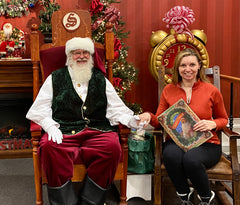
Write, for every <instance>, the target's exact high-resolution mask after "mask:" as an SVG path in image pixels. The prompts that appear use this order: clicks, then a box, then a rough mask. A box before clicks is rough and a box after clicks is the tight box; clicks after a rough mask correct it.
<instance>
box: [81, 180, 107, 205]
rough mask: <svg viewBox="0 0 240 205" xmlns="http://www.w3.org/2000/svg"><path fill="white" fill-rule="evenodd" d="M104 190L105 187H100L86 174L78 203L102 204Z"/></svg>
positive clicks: (86, 204) (88, 204)
mask: <svg viewBox="0 0 240 205" xmlns="http://www.w3.org/2000/svg"><path fill="white" fill-rule="evenodd" d="M106 191H107V190H106V189H104V188H102V187H100V186H99V185H97V184H96V183H95V182H94V181H93V180H91V179H90V178H89V177H88V176H86V179H85V182H84V185H83V189H82V192H81V203H80V205H103V204H104V202H105V194H106Z"/></svg>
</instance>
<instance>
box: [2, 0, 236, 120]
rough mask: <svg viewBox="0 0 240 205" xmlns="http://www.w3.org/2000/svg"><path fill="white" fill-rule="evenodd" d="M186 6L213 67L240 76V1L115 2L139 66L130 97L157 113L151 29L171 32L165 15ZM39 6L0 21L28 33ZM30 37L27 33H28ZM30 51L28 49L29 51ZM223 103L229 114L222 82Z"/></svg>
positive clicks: (80, 2) (72, 5)
mask: <svg viewBox="0 0 240 205" xmlns="http://www.w3.org/2000/svg"><path fill="white" fill-rule="evenodd" d="M57 2H58V3H59V4H60V5H61V8H62V9H88V8H89V4H90V2H86V0H77V1H76V0H68V1H65V0H57ZM177 5H180V6H181V5H185V6H188V7H190V8H191V9H193V11H194V13H195V19H196V20H195V22H194V23H193V24H192V25H190V26H189V29H190V30H191V29H203V30H204V31H205V33H206V34H207V38H208V41H207V44H206V47H207V49H208V53H209V57H210V66H212V65H219V66H220V67H221V73H222V74H225V75H231V76H236V77H240V57H239V56H240V53H239V52H240V40H239V38H240V31H239V28H240V12H239V11H240V1H239V0H211V1H209V0H141V1H139V0H122V1H121V3H120V4H115V6H116V7H117V8H119V9H120V12H121V16H122V17H123V21H124V22H125V23H126V31H130V35H129V38H127V39H125V40H124V42H125V43H126V44H127V45H128V46H129V47H130V49H129V52H128V61H129V62H131V63H133V64H134V66H135V67H136V68H138V69H139V83H138V84H137V85H134V86H133V89H132V91H130V92H129V93H128V94H127V98H128V99H129V100H130V101H132V102H138V103H140V104H142V107H143V109H144V110H148V111H152V112H155V111H156V109H157V104H158V103H157V82H156V81H155V79H154V78H153V77H152V75H151V73H150V71H149V68H148V55H149V52H150V50H151V46H150V44H149V40H150V37H151V34H152V31H157V30H164V31H166V32H169V30H168V29H167V28H166V25H165V23H163V21H162V18H163V17H164V15H165V13H166V12H167V11H169V10H170V9H171V8H172V7H174V6H177ZM39 10H40V8H39V6H38V5H36V6H35V8H33V9H32V11H33V13H31V15H30V16H27V17H21V18H18V19H6V18H4V17H2V16H1V17H0V22H1V24H2V23H3V22H5V21H10V22H11V23H12V24H13V25H14V26H16V25H18V26H19V27H20V28H22V29H23V30H25V31H26V32H27V33H29V32H30V25H31V24H32V23H39V19H38V15H39ZM27 38H28V36H27ZM27 52H29V50H28V51H27ZM222 84H223V85H222V92H223V96H224V102H225V104H226V107H227V110H228V113H229V108H228V107H229V88H230V86H229V85H228V84H227V83H226V82H223V83H222ZM239 90H240V89H239V86H238V87H236V88H235V94H234V98H235V102H234V115H235V117H240V110H239V109H240V108H239V107H240V106H239V98H240V97H239V92H240V91H239Z"/></svg>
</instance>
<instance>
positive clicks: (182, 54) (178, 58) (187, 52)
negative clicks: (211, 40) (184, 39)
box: [172, 48, 210, 84]
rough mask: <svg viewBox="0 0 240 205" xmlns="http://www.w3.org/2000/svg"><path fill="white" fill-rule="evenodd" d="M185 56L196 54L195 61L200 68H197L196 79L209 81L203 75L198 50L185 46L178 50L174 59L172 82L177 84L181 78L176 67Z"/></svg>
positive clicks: (203, 71)
mask: <svg viewBox="0 0 240 205" xmlns="http://www.w3.org/2000/svg"><path fill="white" fill-rule="evenodd" d="M187 56H196V58H197V61H198V63H199V65H200V69H199V70H198V74H197V79H200V80H201V81H203V82H210V81H209V80H208V78H207V76H206V75H205V70H204V68H203V66H202V61H201V58H200V55H199V54H198V52H196V51H195V50H194V49H191V48H186V49H184V50H182V51H180V52H179V53H178V54H177V56H176V58H175V60H174V65H173V76H172V83H173V84H177V83H179V82H180V81H181V80H182V77H181V76H180V74H179V71H178V68H179V66H180V63H181V61H182V59H183V58H184V57H187Z"/></svg>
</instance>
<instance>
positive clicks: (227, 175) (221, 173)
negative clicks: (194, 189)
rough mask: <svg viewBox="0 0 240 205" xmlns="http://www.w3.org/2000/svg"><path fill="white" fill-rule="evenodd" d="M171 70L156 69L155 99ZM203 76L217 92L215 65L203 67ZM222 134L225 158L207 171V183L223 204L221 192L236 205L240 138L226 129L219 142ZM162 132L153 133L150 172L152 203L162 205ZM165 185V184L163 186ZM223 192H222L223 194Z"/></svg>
mask: <svg viewBox="0 0 240 205" xmlns="http://www.w3.org/2000/svg"><path fill="white" fill-rule="evenodd" d="M171 73H172V70H171V69H165V68H164V66H162V67H160V69H159V71H158V74H159V80H158V85H159V90H158V91H159V98H160V95H161V93H162V90H163V88H164V86H165V80H164V76H165V74H171ZM205 73H206V74H207V75H208V76H209V75H210V76H213V77H212V79H213V83H214V85H215V86H216V87H218V89H219V90H220V69H219V67H218V66H213V67H212V68H206V70H205ZM223 133H224V134H225V135H226V136H227V137H228V139H229V157H228V156H226V155H225V154H224V153H223V154H222V156H221V159H220V161H219V162H218V163H217V164H216V165H215V166H214V167H212V168H210V169H208V170H207V173H208V177H209V180H210V182H211V185H212V188H213V190H214V191H215V193H216V196H217V197H218V198H219V199H220V200H221V202H222V204H224V205H231V203H230V202H229V201H228V199H227V197H226V195H225V193H227V194H228V195H230V196H231V197H232V199H233V204H234V205H240V166H239V161H238V155H237V139H240V135H239V134H238V133H235V132H232V131H231V130H230V129H228V128H227V127H226V128H224V129H223V130H222V131H221V132H219V133H218V136H219V138H220V141H221V142H222V134H223ZM164 134H165V132H164V131H162V130H158V131H154V135H155V138H156V147H155V171H154V204H155V205H163V192H164V187H165V186H164V182H165V181H168V182H169V178H168V177H167V176H168V175H167V171H166V169H165V166H164V164H163V161H162V143H163V139H164V137H163V136H164ZM225 182H230V183H231V185H232V188H230V187H229V186H227V185H226V183H225ZM165 184H166V183H165ZM224 192H225V193H224Z"/></svg>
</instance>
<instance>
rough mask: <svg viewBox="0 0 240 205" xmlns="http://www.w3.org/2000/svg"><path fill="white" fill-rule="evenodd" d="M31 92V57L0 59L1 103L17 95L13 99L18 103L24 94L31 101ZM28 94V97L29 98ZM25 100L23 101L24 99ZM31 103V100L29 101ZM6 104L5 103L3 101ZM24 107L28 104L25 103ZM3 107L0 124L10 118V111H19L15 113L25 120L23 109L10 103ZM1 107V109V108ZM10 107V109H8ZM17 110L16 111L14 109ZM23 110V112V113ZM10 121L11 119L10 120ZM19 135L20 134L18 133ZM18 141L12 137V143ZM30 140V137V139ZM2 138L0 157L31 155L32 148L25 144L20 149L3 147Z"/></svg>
mask: <svg viewBox="0 0 240 205" xmlns="http://www.w3.org/2000/svg"><path fill="white" fill-rule="evenodd" d="M32 93H33V65H32V62H31V59H22V60H0V96H1V103H4V102H5V101H6V102H8V101H7V99H8V98H9V96H10V98H12V96H15V97H17V98H16V99H17V100H15V101H16V102H17V103H18V104H19V102H21V101H20V100H18V98H19V99H22V98H23V99H25V96H28V100H29V99H30V101H32ZM29 96H30V98H29ZM24 102H25V101H24ZM30 103H31V102H30ZM5 104H6V103H5ZM24 105H25V107H26V106H28V105H27V104H25V103H24ZM3 109H6V112H7V114H4V115H5V116H2V117H3V118H1V124H4V123H8V121H9V118H10V119H12V117H11V116H12V115H11V114H10V113H12V112H13V113H14V112H18V110H19V111H21V113H20V114H18V113H17V116H21V119H23V120H22V121H24V120H26V118H25V110H23V109H21V108H20V109H17V108H15V107H13V106H12V105H11V103H9V104H7V106H5V107H4V108H3ZM3 109H2V110H3ZM9 109H10V111H8V110H9ZM15 110H17V111H15ZM23 112H24V113H23ZM10 121H12V120H10ZM19 136H21V135H19ZM14 140H15V141H16V142H17V143H18V144H20V143H19V141H21V139H20V140H19V139H15V138H14V139H13V140H12V143H16V142H15V141H14ZM30 140H31V139H30ZM4 142H5V141H4V139H1V141H0V143H1V146H0V148H1V150H0V158H1V159H3V158H7V159H9V158H27V157H32V149H29V148H28V149H25V146H24V147H22V148H21V149H13V148H12V149H5V150H4V149H3V148H5V147H6V146H5V145H4ZM10 142H11V139H9V140H8V141H6V143H10Z"/></svg>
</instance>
